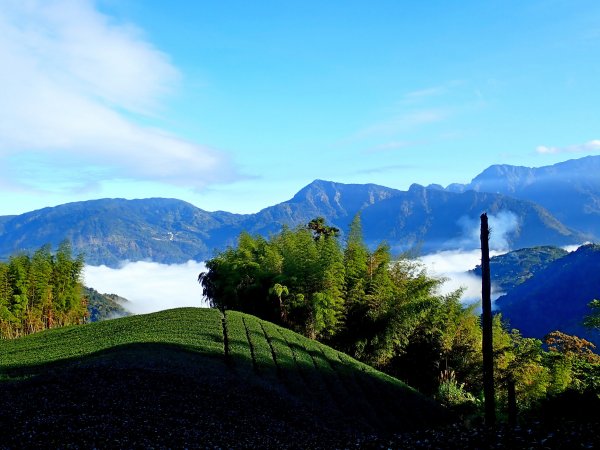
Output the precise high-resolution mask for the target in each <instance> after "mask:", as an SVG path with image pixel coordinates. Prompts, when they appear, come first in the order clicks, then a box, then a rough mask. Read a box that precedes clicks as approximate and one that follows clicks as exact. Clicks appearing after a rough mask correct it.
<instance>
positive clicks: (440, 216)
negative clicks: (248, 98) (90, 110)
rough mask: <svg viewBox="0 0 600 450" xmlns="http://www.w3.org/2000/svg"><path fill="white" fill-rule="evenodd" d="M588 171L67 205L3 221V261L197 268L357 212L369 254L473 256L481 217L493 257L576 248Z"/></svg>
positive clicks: (320, 183)
mask: <svg viewBox="0 0 600 450" xmlns="http://www.w3.org/2000/svg"><path fill="white" fill-rule="evenodd" d="M594 167H600V156H593V157H592V156H590V157H586V158H582V159H580V160H572V161H566V162H564V163H560V164H556V165H553V166H548V167H541V168H536V169H531V168H524V167H515V166H507V165H500V166H491V167H490V168H488V169H486V170H485V171H484V172H482V173H481V174H480V175H478V176H477V177H475V178H474V179H473V181H472V182H471V183H469V184H466V185H459V184H453V185H450V186H448V187H447V188H443V187H441V186H437V185H431V186H428V187H424V186H420V185H417V184H413V185H412V186H411V187H410V188H409V189H408V190H407V191H401V190H397V189H392V188H389V187H385V186H379V185H375V184H342V183H336V182H332V181H324V180H315V181H314V182H312V183H310V184H309V185H307V186H305V187H304V188H302V189H301V190H300V191H299V192H298V193H297V194H296V195H294V197H293V198H291V199H289V200H287V201H285V202H282V203H279V204H277V205H274V206H270V207H267V208H265V209H263V210H261V211H259V212H257V213H255V214H233V213H229V212H225V211H216V212H208V211H205V210H202V209H200V208H197V207H195V206H194V205H191V204H189V203H186V202H184V201H181V200H177V199H163V198H151V199H138V200H124V199H101V200H89V201H84V202H76V203H69V204H64V205H59V206H56V207H49V208H43V209H40V210H37V211H32V212H28V213H25V214H21V215H17V216H0V258H7V257H8V256H9V255H11V254H14V253H15V252H19V251H31V250H34V249H36V248H39V247H40V246H42V245H44V244H46V243H51V244H53V245H58V243H60V242H61V241H62V240H64V239H69V240H70V241H71V242H72V245H73V248H74V250H75V251H76V252H83V253H84V254H85V257H86V262H87V263H88V264H94V265H98V264H106V265H109V266H118V265H119V263H120V262H121V261H123V260H129V261H136V260H152V261H155V262H161V263H180V262H185V261H188V260H190V259H193V260H197V261H202V260H206V259H207V258H210V257H211V256H212V255H213V254H214V252H215V251H218V250H222V249H224V248H225V247H226V246H228V245H232V244H234V243H235V240H236V238H237V236H238V235H239V233H240V232H242V231H247V232H249V233H251V234H261V235H264V236H268V235H269V234H270V233H275V232H278V231H279V230H280V229H281V227H282V226H283V225H287V226H291V227H294V226H298V225H303V224H306V223H308V222H309V221H310V220H311V219H313V218H315V217H317V216H322V217H324V218H325V219H326V221H327V222H328V223H330V224H332V225H334V226H336V227H338V228H340V229H341V230H342V232H344V231H346V230H347V229H348V226H349V223H350V222H351V220H352V219H353V217H354V216H355V215H356V214H357V213H358V212H360V213H361V219H362V224H363V231H364V235H365V241H366V242H367V244H368V245H370V246H375V245H377V244H378V243H379V242H381V241H383V240H385V241H387V242H388V243H389V244H390V246H391V247H392V249H393V251H395V252H403V251H406V250H409V249H414V248H418V249H419V250H420V251H421V252H423V253H430V252H435V251H438V250H448V249H474V248H478V247H479V241H478V229H479V215H480V214H481V213H482V212H484V211H487V213H488V215H490V216H491V219H490V223H491V225H492V227H493V228H494V229H492V243H493V244H495V245H496V247H503V248H505V249H509V248H522V247H533V246H539V245H547V244H549V245H556V246H564V245H570V244H580V243H582V242H584V241H588V240H594V239H595V238H596V237H597V236H598V235H599V233H600V232H599V231H597V230H600V206H599V205H600V179H599V180H595V179H594V177H593V173H594ZM544 192H546V193H548V194H547V195H544ZM494 239H495V240H496V241H494Z"/></svg>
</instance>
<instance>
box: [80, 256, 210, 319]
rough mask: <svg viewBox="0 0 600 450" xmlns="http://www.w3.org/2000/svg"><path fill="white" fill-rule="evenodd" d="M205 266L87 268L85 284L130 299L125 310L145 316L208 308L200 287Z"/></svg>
mask: <svg viewBox="0 0 600 450" xmlns="http://www.w3.org/2000/svg"><path fill="white" fill-rule="evenodd" d="M204 270H206V266H205V265H204V263H200V262H196V261H188V262H187V263H185V264H158V263H154V262H146V261H136V262H124V263H123V264H121V266H120V267H119V268H116V269H113V268H110V267H107V266H86V267H85V269H84V284H85V285H86V286H88V287H91V288H94V289H96V290H97V291H98V292H100V293H103V294H117V295H120V296H121V297H125V298H126V299H127V300H129V303H127V304H126V305H124V307H125V308H126V309H127V310H129V311H130V312H132V313H134V314H145V313H150V312H155V311H161V310H164V309H170V308H178V307H182V306H195V307H208V302H207V301H206V299H205V298H204V297H203V295H202V286H200V284H198V274H199V273H200V272H203V271H204Z"/></svg>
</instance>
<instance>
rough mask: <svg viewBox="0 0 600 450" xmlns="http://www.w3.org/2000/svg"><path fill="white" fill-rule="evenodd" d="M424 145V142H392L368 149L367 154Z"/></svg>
mask: <svg viewBox="0 0 600 450" xmlns="http://www.w3.org/2000/svg"><path fill="white" fill-rule="evenodd" d="M423 143H424V141H390V142H385V143H383V144H379V145H376V146H374V147H371V148H369V149H367V150H366V151H365V153H382V152H391V151H394V150H402V149H404V148H409V147H414V146H416V145H420V144H423Z"/></svg>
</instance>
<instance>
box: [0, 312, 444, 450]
mask: <svg viewBox="0 0 600 450" xmlns="http://www.w3.org/2000/svg"><path fill="white" fill-rule="evenodd" d="M225 317H226V322H225V326H224V323H223V322H222V315H221V313H220V312H219V311H217V310H215V309H200V308H180V309H174V310H168V311H163V312H160V313H153V314H148V315H140V316H131V317H126V318H121V319H115V320H111V321H104V322H97V323H91V324H87V325H82V326H78V327H64V328H60V329H54V330H47V331H44V332H41V333H37V334H35V335H30V336H25V337H23V338H19V339H13V340H0V354H1V355H2V359H0V380H2V381H0V387H2V390H3V392H4V393H6V395H5V396H4V398H2V399H0V406H1V407H0V419H1V421H2V423H4V424H10V425H11V426H9V427H7V426H3V427H2V428H1V429H0V437H1V438H2V439H1V440H0V442H2V443H4V444H6V443H7V442H8V443H9V444H7V445H9V446H11V445H10V443H12V445H16V444H17V443H18V442H19V441H18V439H19V438H23V436H24V434H25V433H27V432H28V431H30V430H31V426H33V424H35V423H38V424H44V425H43V426H42V428H41V429H36V430H35V431H34V434H36V433H37V434H38V435H39V436H38V437H39V438H40V439H42V438H47V439H48V441H47V442H46V445H49V443H52V442H54V443H55V444H57V443H62V445H65V444H68V443H69V439H75V440H76V441H75V442H80V443H81V442H87V443H88V444H90V441H84V440H83V439H85V436H80V437H76V436H75V435H76V433H75V431H74V430H73V429H72V427H75V425H76V424H78V423H81V422H85V424H82V427H83V428H82V429H83V430H86V429H88V430H90V429H93V430H94V431H93V433H92V434H93V436H94V437H97V434H100V435H102V437H101V439H109V438H110V439H113V437H114V439H117V438H121V439H123V438H124V436H127V432H129V433H130V434H129V436H130V437H129V439H132V438H131V436H132V435H131V433H133V435H135V436H137V434H138V433H140V431H139V430H142V431H143V430H145V429H146V428H145V427H147V426H152V427H154V428H155V429H153V430H151V431H148V432H149V433H151V434H150V435H149V436H147V438H148V439H151V441H150V442H154V444H156V441H153V440H155V439H158V442H161V443H162V445H166V446H173V445H174V446H177V445H178V443H181V441H178V440H177V439H183V438H185V435H181V436H179V438H177V437H174V434H176V433H178V431H177V430H178V429H171V430H169V429H168V428H169V427H170V426H178V427H181V428H182V432H185V433H192V434H193V435H194V436H195V437H196V438H198V439H200V440H199V441H198V442H197V443H196V444H194V445H198V446H204V444H210V443H211V441H203V440H202V435H204V434H205V436H204V437H205V438H208V437H207V436H209V435H210V436H212V437H213V438H214V436H215V433H217V430H216V429H217V428H223V430H221V431H220V433H222V435H223V436H230V439H235V441H231V442H232V443H233V442H236V443H237V446H240V445H243V442H241V441H237V440H238V439H240V438H242V439H244V436H245V433H253V434H254V433H256V434H260V433H259V431H260V432H261V433H262V432H264V433H266V436H264V437H263V439H270V440H271V441H270V445H268V446H271V447H273V446H275V443H276V442H277V440H278V439H280V440H286V441H287V440H288V439H289V437H290V436H291V437H293V433H294V430H297V429H302V430H304V432H306V430H313V431H314V433H315V436H317V437H319V439H321V438H323V435H327V434H331V436H329V439H333V440H335V433H339V432H342V431H343V432H346V433H348V432H351V431H352V430H355V431H357V432H358V431H368V430H376V431H382V430H385V429H395V430H398V429H412V428H414V427H419V426H424V425H425V424H429V425H431V424H434V423H436V422H439V421H440V420H442V419H443V418H444V413H443V412H442V411H441V409H440V408H439V407H438V406H436V405H435V404H434V403H433V402H431V401H429V400H428V399H426V398H425V397H423V396H422V395H420V394H418V393H417V392H416V391H414V390H413V389H411V388H409V387H407V386H406V385H404V384H403V383H401V382H400V381H398V380H396V379H394V378H392V377H389V376H387V375H384V374H382V373H380V372H377V371H376V370H374V369H372V368H371V367H369V366H366V365H364V364H362V363H359V362H358V361H355V360H353V359H352V358H350V357H348V356H346V355H343V354H341V353H339V352H337V351H335V350H333V349H331V348H329V347H326V346H324V345H322V344H320V343H318V342H315V341H312V340H309V339H307V338H304V337H302V336H300V335H297V334H295V333H294V332H291V331H289V330H286V329H283V328H281V327H278V326H276V325H274V324H271V323H268V322H264V321H262V320H259V319H257V318H256V317H253V316H250V315H247V314H243V313H239V312H234V311H231V312H227V313H226V316H225ZM225 336H227V338H226V339H225ZM226 342H227V347H226V345H225V343H226ZM226 348H227V351H226ZM226 355H227V356H226ZM65 380H66V381H68V382H70V383H71V382H75V381H76V383H77V385H73V386H71V387H67V386H66V385H65ZM128 389H130V390H131V393H129V392H127V390H128ZM75 393H76V394H78V395H80V397H78V398H74V394H75ZM57 394H61V395H57ZM32 395H39V397H38V398H33V397H32ZM102 396H106V398H102ZM132 396H133V397H132ZM186 396H188V397H187V398H186ZM136 397H137V398H136ZM17 398H19V401H16V399H17ZM11 399H12V401H11ZM23 400H27V401H26V402H25V403H24V402H23ZM178 401H181V402H182V403H181V404H177V403H175V402H178ZM28 402H31V403H28ZM23 405H25V406H23ZM32 405H36V406H35V407H33V406H32ZM92 406H93V408H92V409H87V408H90V407H92ZM182 407H185V408H189V410H187V409H183V408H182ZM69 408H74V413H69V414H65V411H66V410H68V409H69ZM78 413H79V414H84V417H85V419H84V420H82V419H81V418H77V417H76V415H77V414H78ZM211 413H212V414H213V416H212V418H211ZM255 413H256V416H255V415H254V414H255ZM110 415H113V416H117V417H119V419H120V420H125V421H126V422H127V423H126V424H122V425H118V424H116V423H115V422H116V421H115V419H114V418H112V419H111V418H109V416H110ZM157 418H159V419H160V420H159V421H157ZM179 419H181V421H182V422H184V423H177V421H178V420H179ZM195 420H196V421H198V424H197V425H194V426H192V423H194V421H195ZM103 421H106V423H103ZM148 421H149V423H150V424H151V425H148V423H147V422H148ZM160 421H165V423H164V424H161V423H160ZM209 422H210V423H209ZM50 425H51V426H50ZM201 425H206V426H207V427H208V429H209V430H207V429H199V428H197V427H199V426H201ZM99 427H102V429H103V430H104V431H103V432H100V431H99ZM110 427H114V428H113V429H110ZM277 427H280V428H279V429H278V428H277ZM194 428H196V430H195V431H194ZM245 428H247V429H245ZM159 429H160V430H159ZM119 430H121V431H119ZM132 430H135V431H132ZM157 430H158V431H160V432H161V433H165V436H163V437H161V436H159V435H157V433H158V431H157ZM209 431H210V432H209ZM104 432H106V434H105V435H104V434H103V433H104ZM286 433H292V434H291V435H290V436H287V437H286ZM15 436H17V437H15ZM61 436H63V438H62V439H63V440H62V441H61V440H60V439H61ZM303 436H304V437H306V434H304V435H303ZM6 439H8V440H6ZM52 439H57V441H52ZM64 439H66V440H64ZM169 439H173V440H172V441H169ZM227 439H229V438H227ZM225 440H226V439H225ZM188 442H190V441H188ZM287 442H289V441H287ZM113 444H114V442H113ZM133 444H134V443H133V442H131V441H129V442H128V441H127V440H125V441H124V443H123V444H122V445H125V446H131V445H133ZM104 445H108V443H107V442H104ZM136 445H140V444H139V443H136ZM309 446H310V445H309ZM313 446H314V445H313ZM0 447H1V445H0Z"/></svg>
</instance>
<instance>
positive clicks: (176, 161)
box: [0, 0, 235, 187]
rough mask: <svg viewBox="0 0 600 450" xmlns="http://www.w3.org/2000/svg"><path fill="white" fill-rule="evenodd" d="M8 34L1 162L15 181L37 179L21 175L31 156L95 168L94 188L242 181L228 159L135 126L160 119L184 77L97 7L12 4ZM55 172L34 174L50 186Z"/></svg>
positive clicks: (2, 53) (7, 5)
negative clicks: (111, 182) (110, 182)
mask: <svg viewBox="0 0 600 450" xmlns="http://www.w3.org/2000/svg"><path fill="white" fill-rule="evenodd" d="M0 36H1V37H2V38H1V39H0V59H1V60H2V66H3V68H4V69H3V70H2V71H0V165H2V166H4V167H5V168H8V169H9V170H7V172H9V173H10V174H11V178H12V181H13V183H17V184H24V185H27V184H29V182H28V179H31V178H28V177H24V176H21V170H20V169H21V166H20V165H19V164H20V163H21V162H22V158H23V157H24V155H26V157H27V158H28V159H29V161H30V162H31V161H32V160H35V159H38V160H44V161H46V162H49V161H51V160H53V159H56V158H59V159H66V160H72V161H76V162H77V164H78V167H79V168H81V170H89V169H90V168H94V169H95V170H91V171H90V174H91V175H92V176H93V178H94V179H92V180H89V179H88V180H87V182H88V183H89V182H94V181H101V180H102V179H107V178H128V179H144V180H158V181H162V182H165V183H170V184H179V185H182V184H185V185H191V186H194V187H201V186H203V185H205V184H207V183H211V182H217V181H223V180H226V179H231V178H233V177H234V176H235V174H234V170H233V169H232V168H231V165H230V163H229V161H228V160H227V158H226V157H224V156H223V155H222V154H221V153H220V152H217V151H215V150H213V149H210V148H207V147H205V146H202V145H198V144H196V143H194V142H190V141H188V140H185V139H181V138H179V137H177V136H175V135H172V134H170V133H169V132H167V131H165V130H163V129H160V128H152V127H148V126H143V125H140V124H139V122H138V121H136V120H135V119H136V118H143V117H145V118H154V119H156V118H157V117H158V116H159V113H160V108H161V105H162V104H163V103H164V100H165V98H166V96H167V95H169V94H170V93H171V92H173V91H174V90H176V89H177V87H178V83H179V80H180V77H181V75H180V73H179V72H178V70H177V68H176V67H174V66H173V64H172V63H171V62H170V61H169V58H168V56H167V55H165V54H164V53H162V52H161V51H159V50H158V49H156V48H155V47H154V46H153V45H152V44H151V43H150V42H148V41H147V40H146V38H145V36H144V34H143V33H142V31H141V30H139V29H137V28H135V27H134V26H132V25H130V24H120V23H116V22H115V21H113V20H111V18H110V17H108V16H106V15H104V14H102V13H100V12H98V11H97V10H95V9H94V5H93V3H92V2H90V1H71V0H48V1H36V0H32V1H27V2H24V1H23V2H21V1H6V2H2V5H0ZM30 170H35V165H30ZM48 173H49V172H48V170H47V167H44V168H41V169H37V172H36V173H35V174H34V175H35V176H36V178H37V179H38V181H39V182H40V183H43V182H44V180H45V179H46V174H48Z"/></svg>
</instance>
